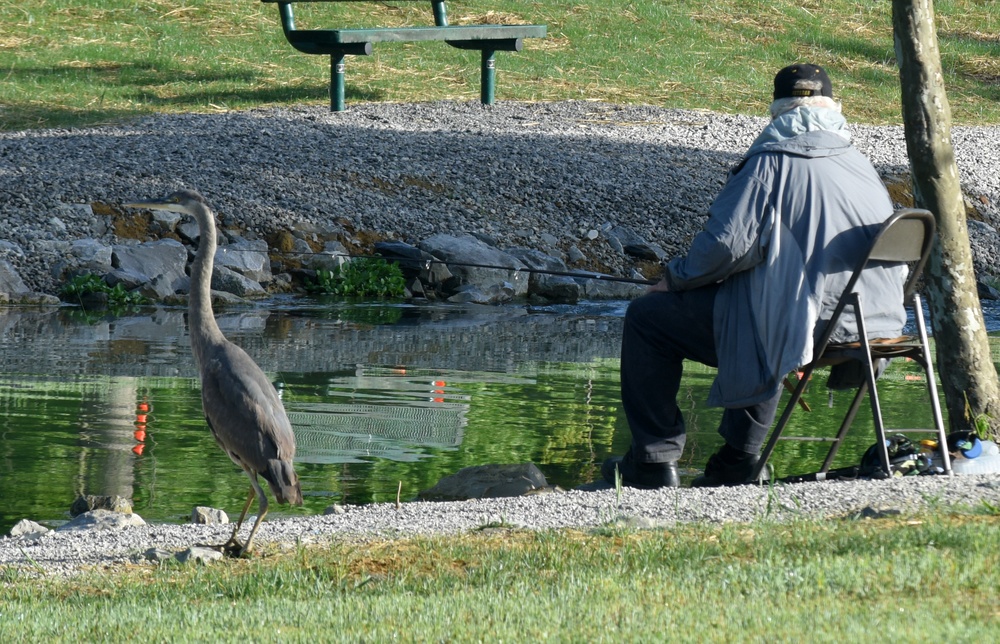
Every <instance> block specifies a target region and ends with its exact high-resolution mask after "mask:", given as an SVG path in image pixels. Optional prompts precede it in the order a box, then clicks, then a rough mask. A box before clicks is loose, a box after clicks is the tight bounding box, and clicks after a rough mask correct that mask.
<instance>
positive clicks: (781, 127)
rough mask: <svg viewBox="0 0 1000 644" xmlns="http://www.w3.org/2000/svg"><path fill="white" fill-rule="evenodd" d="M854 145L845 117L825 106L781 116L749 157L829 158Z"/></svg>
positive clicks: (767, 130)
mask: <svg viewBox="0 0 1000 644" xmlns="http://www.w3.org/2000/svg"><path fill="white" fill-rule="evenodd" d="M850 144H851V133H850V132H848V131H847V121H846V119H844V116H843V115H842V114H841V113H840V112H838V111H836V110H831V109H829V108H825V107H797V108H795V109H793V110H789V111H787V112H785V113H784V114H781V115H780V116H778V118H776V119H774V120H773V121H771V122H770V123H768V125H767V127H765V128H764V130H763V131H762V132H761V133H760V134H759V135H758V136H757V138H756V140H754V142H753V144H751V146H750V149H749V150H747V157H750V156H752V155H754V154H760V153H761V152H784V153H788V154H797V155H800V156H807V157H812V156H829V155H831V154H840V153H841V152H843V151H846V150H847V149H848V148H849V147H850Z"/></svg>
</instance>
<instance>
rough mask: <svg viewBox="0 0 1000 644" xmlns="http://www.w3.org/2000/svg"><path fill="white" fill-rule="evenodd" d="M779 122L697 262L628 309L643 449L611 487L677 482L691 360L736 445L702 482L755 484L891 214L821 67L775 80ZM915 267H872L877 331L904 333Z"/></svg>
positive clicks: (706, 233) (866, 291) (715, 219)
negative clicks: (784, 391) (680, 400)
mask: <svg viewBox="0 0 1000 644" xmlns="http://www.w3.org/2000/svg"><path fill="white" fill-rule="evenodd" d="M771 118H772V120H771V122H770V123H769V124H768V125H767V126H766V127H765V128H764V130H763V131H762V132H761V133H760V135H759V136H758V137H757V139H756V140H755V141H754V142H753V144H752V145H751V146H750V149H749V150H748V151H747V153H746V156H745V157H744V158H743V160H742V161H740V162H739V164H738V165H736V166H735V167H734V168H733V169H732V171H731V172H730V174H729V177H728V179H727V181H726V184H725V186H724V187H723V188H722V191H721V192H720V193H719V195H718V196H717V197H716V199H715V201H714V202H713V203H712V206H711V208H710V209H709V218H708V221H707V222H706V224H705V226H704V229H703V230H702V231H701V232H699V233H698V235H697V236H696V237H695V238H694V240H693V242H692V245H691V248H690V250H689V251H688V254H687V255H686V256H684V257H680V258H676V259H674V260H672V261H670V262H669V263H668V264H667V265H666V267H665V271H664V276H663V279H662V280H661V281H660V282H659V283H658V284H656V285H654V286H651V287H650V289H649V292H648V293H646V294H645V295H643V296H641V297H639V298H637V299H635V300H634V301H633V302H631V303H630V305H629V307H628V311H627V313H626V315H625V329H624V332H623V337H622V353H621V390H622V404H623V407H624V409H625V416H626V418H627V419H628V424H629V429H630V430H631V433H632V442H631V446H630V448H629V450H628V452H626V453H625V455H624V456H622V457H615V458H611V459H608V460H607V461H605V462H604V464H603V466H602V467H601V473H602V476H603V477H604V479H605V480H607V481H608V482H611V483H613V482H614V480H615V473H616V470H617V472H618V473H619V474H620V476H621V480H622V482H623V484H625V485H629V486H633V487H642V488H657V487H675V486H677V485H678V484H679V479H678V474H677V460H678V458H679V457H680V455H681V452H682V451H683V449H684V439H685V427H684V418H683V416H682V415H681V411H680V409H679V408H678V407H677V400H676V398H677V392H678V390H679V387H680V381H681V371H682V362H683V361H684V360H685V359H689V360H696V361H698V362H701V363H704V364H706V365H709V366H713V367H718V373H717V375H716V378H715V380H714V382H713V384H712V388H711V391H710V393H709V396H708V404H709V405H712V406H719V407H724V411H723V414H722V420H721V423H720V426H719V433H720V434H721V435H722V437H723V439H724V440H725V444H724V445H723V446H722V448H721V449H719V450H718V451H717V452H716V453H715V454H713V455H712V456H710V457H709V459H708V463H707V464H706V466H705V472H704V474H702V475H701V476H699V477H697V478H696V479H695V480H694V481H693V483H692V485H694V486H720V485H738V484H742V483H749V482H751V481H750V476H751V473H752V470H753V468H754V466H755V465H756V463H757V461H758V454H759V452H760V449H761V446H762V444H763V442H764V439H765V437H766V436H767V432H768V429H769V428H770V426H771V423H772V421H773V420H774V416H775V411H776V409H777V406H778V401H779V399H780V397H781V385H782V381H783V379H784V377H785V376H786V375H787V374H788V373H789V372H791V371H792V370H794V369H795V368H796V367H799V366H801V365H803V364H806V363H807V362H809V361H810V360H812V357H813V346H814V342H815V341H816V340H817V339H818V337H817V335H818V333H819V332H821V331H819V332H818V331H817V328H818V329H820V330H821V329H822V327H823V324H822V321H823V320H829V318H830V314H831V312H832V309H833V307H834V306H835V305H836V303H837V299H838V298H839V297H840V294H841V291H843V289H844V287H845V286H846V284H847V281H848V279H849V278H850V276H851V272H852V271H853V269H854V267H855V266H856V264H857V262H858V261H859V260H860V259H861V256H862V254H863V253H864V252H865V251H866V250H867V248H868V247H869V245H870V243H871V240H872V239H873V238H874V236H875V233H876V232H877V231H878V229H879V227H880V225H881V224H882V223H883V222H884V221H885V220H886V219H887V218H888V217H889V216H890V215H891V214H892V213H893V204H892V201H891V200H890V198H889V194H888V192H887V191H886V189H885V186H884V185H883V184H882V181H881V180H880V179H879V176H878V173H877V172H876V171H875V168H873V167H872V164H871V163H870V162H869V161H868V159H867V158H865V157H864V155H862V154H861V153H860V152H859V151H858V150H857V149H856V148H854V147H853V146H852V145H851V143H850V134H849V132H848V131H847V129H846V121H845V119H844V117H843V116H842V115H841V113H840V104H839V103H838V102H837V101H835V100H834V99H833V90H832V86H831V84H830V79H829V77H828V76H827V74H826V72H825V71H824V70H823V69H822V68H821V67H818V66H816V65H807V64H797V65H790V66H788V67H785V68H784V69H782V70H781V71H779V72H778V73H777V75H776V76H775V78H774V102H773V103H771ZM905 272H906V269H905V267H899V266H897V267H895V268H883V267H879V266H875V267H872V268H870V269H866V271H865V273H864V275H863V277H862V282H861V283H860V287H859V288H860V292H861V293H862V307H863V309H864V311H865V320H866V324H867V325H868V335H869V336H870V337H895V336H898V335H900V334H901V333H902V329H903V325H904V323H905V321H906V313H905V311H904V309H903V304H902V302H903V280H904V278H905ZM841 319H843V320H844V321H845V325H844V327H843V328H841V329H838V331H837V333H836V334H835V335H834V337H833V341H834V342H846V341H851V340H853V339H857V334H856V329H854V328H849V327H848V325H850V327H853V318H852V317H851V316H843V317H842V318H841ZM852 334H853V336H852Z"/></svg>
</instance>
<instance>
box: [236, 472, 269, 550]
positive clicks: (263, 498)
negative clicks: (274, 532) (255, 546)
mask: <svg viewBox="0 0 1000 644" xmlns="http://www.w3.org/2000/svg"><path fill="white" fill-rule="evenodd" d="M251 483H253V487H254V489H255V490H256V491H257V498H258V499H260V505H259V506H258V508H257V520H256V521H254V523H253V528H251V529H250V536H249V537H247V542H246V543H245V544H243V548H242V549H241V550H240V553H239V555H240V556H241V557H242V556H243V555H244V554H246V553H247V552H249V551H250V546H251V544H252V543H253V536H254V535H255V534H256V533H257V528H259V527H260V522H261V521H263V520H264V516H265V515H267V495H266V494H264V490H262V489H261V487H260V483H258V482H257V479H253V480H251Z"/></svg>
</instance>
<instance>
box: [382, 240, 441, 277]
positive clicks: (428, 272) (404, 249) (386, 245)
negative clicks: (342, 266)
mask: <svg viewBox="0 0 1000 644" xmlns="http://www.w3.org/2000/svg"><path fill="white" fill-rule="evenodd" d="M375 252H376V253H378V254H379V255H381V256H382V257H384V258H386V259H387V260H390V261H395V262H396V263H397V264H398V265H399V269H400V271H402V273H403V276H404V277H405V278H407V279H410V280H412V279H418V280H420V282H421V284H426V285H428V286H432V287H436V286H438V285H440V284H444V283H445V282H447V281H448V280H449V279H451V277H452V273H451V271H450V270H448V266H447V265H446V264H444V263H443V262H442V261H441V259H440V258H438V257H435V256H434V255H432V254H430V253H428V252H426V251H423V250H420V249H419V248H417V247H416V246H411V245H409V244H406V243H404V242H376V244H375Z"/></svg>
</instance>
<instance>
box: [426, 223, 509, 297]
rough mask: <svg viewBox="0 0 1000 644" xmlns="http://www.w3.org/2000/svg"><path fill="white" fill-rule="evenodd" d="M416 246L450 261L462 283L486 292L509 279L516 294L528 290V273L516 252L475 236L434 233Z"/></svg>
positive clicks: (450, 265)
mask: <svg viewBox="0 0 1000 644" xmlns="http://www.w3.org/2000/svg"><path fill="white" fill-rule="evenodd" d="M417 247H418V248H419V249H420V250H422V251H424V252H426V253H430V254H431V255H433V256H435V257H438V258H440V259H442V260H444V261H446V262H448V270H450V271H451V272H452V275H454V276H455V277H456V278H457V280H458V285H459V286H464V285H466V284H472V285H474V286H478V287H480V288H481V289H483V290H484V291H485V290H487V289H489V288H490V287H492V286H495V285H498V284H503V283H504V282H507V283H509V284H511V285H512V286H513V288H514V297H522V296H524V295H526V294H527V293H528V279H527V273H525V272H523V269H524V268H526V266H525V265H524V264H523V263H522V262H521V261H520V260H519V259H517V258H516V257H514V256H513V255H511V254H509V253H505V252H503V251H502V250H499V249H498V248H494V247H493V246H490V245H489V244H487V243H485V242H483V241H482V240H480V239H477V238H476V237H473V236H472V235H461V236H456V235H446V234H437V235H432V236H430V237H428V238H427V239H425V240H424V241H422V242H420V243H419V244H418V245H417ZM485 267H490V268H485Z"/></svg>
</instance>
